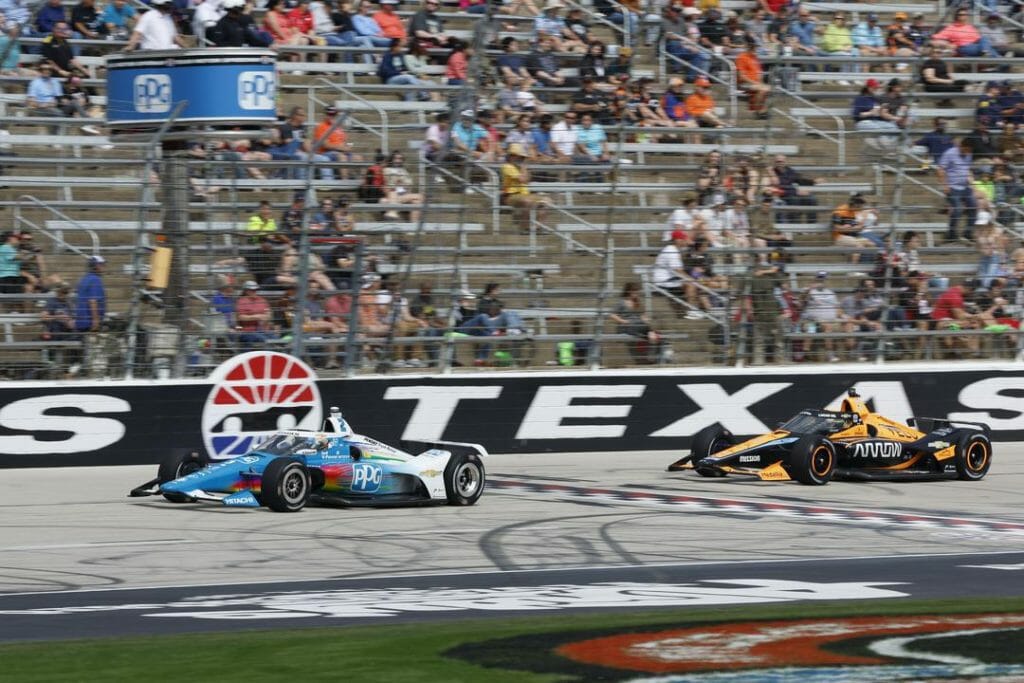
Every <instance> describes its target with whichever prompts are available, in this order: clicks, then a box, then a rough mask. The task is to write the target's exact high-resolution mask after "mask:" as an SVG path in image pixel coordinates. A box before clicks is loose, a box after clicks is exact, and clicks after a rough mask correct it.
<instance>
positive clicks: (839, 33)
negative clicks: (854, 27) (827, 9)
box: [821, 13, 857, 85]
mask: <svg viewBox="0 0 1024 683" xmlns="http://www.w3.org/2000/svg"><path fill="white" fill-rule="evenodd" d="M821 51H822V53H823V54H825V55H826V56H828V57H848V56H853V55H855V54H857V53H856V50H855V48H854V45H853V34H852V33H851V31H850V27H849V26H848V25H847V23H846V16H845V15H844V14H840V13H837V14H834V15H833V16H832V23H831V24H829V25H828V26H826V27H825V32H824V33H823V34H822V36H821ZM849 84H850V83H849V82H848V81H839V85H849Z"/></svg>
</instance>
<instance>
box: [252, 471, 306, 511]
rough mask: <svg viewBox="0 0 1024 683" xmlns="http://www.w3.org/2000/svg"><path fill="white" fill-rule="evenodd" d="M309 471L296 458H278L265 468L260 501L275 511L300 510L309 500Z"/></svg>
mask: <svg viewBox="0 0 1024 683" xmlns="http://www.w3.org/2000/svg"><path fill="white" fill-rule="evenodd" d="M309 489H310V479H309V471H308V470H307V469H306V466H305V465H304V464H302V462H301V461H299V460H297V459H295V458H276V459H274V460H271V461H270V464H269V465H267V469H265V470H263V477H262V482H261V484H260V501H262V503H263V504H264V505H266V506H267V507H268V508H270V509H271V510H273V511H274V512H298V511H299V510H301V509H302V508H304V507H306V502H307V501H308V500H309Z"/></svg>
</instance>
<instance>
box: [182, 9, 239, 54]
mask: <svg viewBox="0 0 1024 683" xmlns="http://www.w3.org/2000/svg"><path fill="white" fill-rule="evenodd" d="M232 4H233V3H232ZM225 13H226V10H225V9H224V5H223V2H215V0H197V4H196V5H195V7H194V8H193V12H192V34H193V35H194V36H195V37H196V43H197V44H198V45H202V46H205V45H206V43H207V41H212V34H213V28H214V27H215V26H216V25H217V22H218V21H220V20H221V17H223V16H224V14H225Z"/></svg>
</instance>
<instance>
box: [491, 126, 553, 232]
mask: <svg viewBox="0 0 1024 683" xmlns="http://www.w3.org/2000/svg"><path fill="white" fill-rule="evenodd" d="M505 157H506V160H505V163H504V164H503V165H502V167H501V204H502V205H503V206H511V207H512V208H513V210H514V212H515V219H516V222H517V223H518V224H519V232H520V234H524V235H528V234H530V232H531V229H532V227H533V226H532V224H531V218H532V216H531V214H532V213H533V212H534V210H536V215H537V220H538V221H543V220H544V209H545V208H546V207H547V206H548V205H549V204H548V199H547V197H544V196H541V195H536V194H533V193H531V192H530V187H529V185H530V172H529V170H528V169H527V168H526V151H525V150H524V149H523V147H522V145H519V144H512V145H509V147H508V150H507V151H506V153H505Z"/></svg>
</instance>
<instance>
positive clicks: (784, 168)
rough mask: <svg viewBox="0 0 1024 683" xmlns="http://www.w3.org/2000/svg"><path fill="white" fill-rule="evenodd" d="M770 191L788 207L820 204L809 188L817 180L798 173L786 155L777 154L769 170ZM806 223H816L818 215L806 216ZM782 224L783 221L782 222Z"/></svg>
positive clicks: (810, 214)
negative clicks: (788, 161)
mask: <svg viewBox="0 0 1024 683" xmlns="http://www.w3.org/2000/svg"><path fill="white" fill-rule="evenodd" d="M768 175H769V179H770V191H771V192H772V193H773V194H774V195H775V196H776V197H778V198H779V199H781V200H782V202H783V203H784V204H786V205H787V206H817V205H818V202H817V200H816V199H815V198H814V195H812V194H811V192H810V190H808V189H807V187H808V186H813V185H816V184H817V182H818V181H817V179H813V178H808V177H806V176H803V175H801V174H800V173H799V172H797V171H796V170H795V169H794V168H793V167H792V166H790V165H789V164H788V163H787V162H786V156H785V155H784V154H776V155H775V157H774V159H773V161H772V165H771V167H769V169H768ZM805 218H806V222H808V223H814V222H815V221H816V220H817V214H815V213H814V212H808V213H807V214H805ZM780 222H781V221H780Z"/></svg>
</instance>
